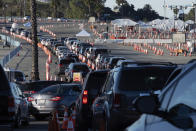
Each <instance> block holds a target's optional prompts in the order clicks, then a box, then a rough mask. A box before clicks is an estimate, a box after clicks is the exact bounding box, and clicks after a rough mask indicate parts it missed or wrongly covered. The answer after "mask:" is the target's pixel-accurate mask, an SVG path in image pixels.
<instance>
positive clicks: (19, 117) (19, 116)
mask: <svg viewBox="0 0 196 131" xmlns="http://www.w3.org/2000/svg"><path fill="white" fill-rule="evenodd" d="M21 125H22V120H21V114H20V112H18V113H17V115H16V119H15V127H16V128H20V127H21Z"/></svg>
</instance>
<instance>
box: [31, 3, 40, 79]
mask: <svg viewBox="0 0 196 131" xmlns="http://www.w3.org/2000/svg"><path fill="white" fill-rule="evenodd" d="M31 23H32V72H31V79H32V80H39V79H40V78H39V69H38V46H37V43H38V40H37V19H36V1H35V0H31Z"/></svg>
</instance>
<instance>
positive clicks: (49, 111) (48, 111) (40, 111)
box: [29, 107, 55, 115]
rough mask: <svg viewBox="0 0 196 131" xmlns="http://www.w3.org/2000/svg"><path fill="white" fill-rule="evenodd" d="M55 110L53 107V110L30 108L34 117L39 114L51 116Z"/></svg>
mask: <svg viewBox="0 0 196 131" xmlns="http://www.w3.org/2000/svg"><path fill="white" fill-rule="evenodd" d="M54 110H55V108H53V107H51V108H43V107H30V109H29V112H30V114H32V115H37V114H45V115H47V114H48V115H49V114H51V113H52V111H54Z"/></svg>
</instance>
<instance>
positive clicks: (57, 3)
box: [51, 0, 60, 18]
mask: <svg viewBox="0 0 196 131" xmlns="http://www.w3.org/2000/svg"><path fill="white" fill-rule="evenodd" d="M59 6H60V0H51V7H52V9H53V12H52V17H54V18H57V17H58V16H57V11H58V7H59Z"/></svg>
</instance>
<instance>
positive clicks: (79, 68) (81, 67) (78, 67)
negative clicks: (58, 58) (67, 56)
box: [73, 65, 89, 72]
mask: <svg viewBox="0 0 196 131" xmlns="http://www.w3.org/2000/svg"><path fill="white" fill-rule="evenodd" d="M73 71H74V72H81V71H84V72H88V71H89V68H88V67H87V66H85V65H75V66H74V67H73Z"/></svg>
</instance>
